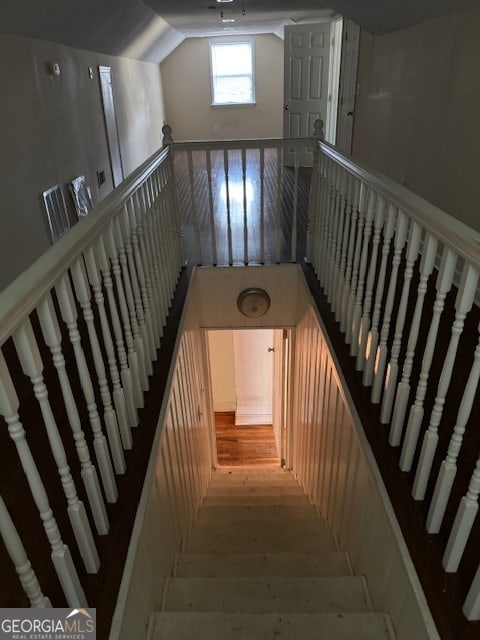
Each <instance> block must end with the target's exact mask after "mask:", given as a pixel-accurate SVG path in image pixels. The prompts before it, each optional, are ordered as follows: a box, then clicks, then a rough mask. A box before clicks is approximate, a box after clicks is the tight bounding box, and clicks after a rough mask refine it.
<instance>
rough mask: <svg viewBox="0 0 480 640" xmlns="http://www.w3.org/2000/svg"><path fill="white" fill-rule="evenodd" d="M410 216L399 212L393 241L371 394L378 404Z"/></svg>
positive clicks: (373, 400) (371, 397)
mask: <svg viewBox="0 0 480 640" xmlns="http://www.w3.org/2000/svg"><path fill="white" fill-rule="evenodd" d="M407 229H408V218H407V216H406V215H405V214H404V213H403V211H399V212H398V217H397V224H396V230H395V237H394V241H393V257H392V271H391V274H390V282H389V285H388V291H387V299H386V301H385V310H384V312H383V322H382V330H381V332H380V341H379V344H378V347H377V353H376V355H375V365H374V376H373V385H372V393H371V396H370V399H371V401H372V402H373V404H378V403H379V402H380V398H381V396H382V387H383V377H384V375H385V367H386V366H387V357H388V344H387V342H388V336H389V334H390V323H391V320H392V310H393V304H394V302H395V290H396V288H397V279H398V268H399V266H400V261H401V254H402V249H403V245H404V244H405V240H406V238H407Z"/></svg>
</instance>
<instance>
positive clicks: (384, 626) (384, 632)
mask: <svg viewBox="0 0 480 640" xmlns="http://www.w3.org/2000/svg"><path fill="white" fill-rule="evenodd" d="M172 638H175V640H191V639H192V638H198V639H199V640H203V639H207V638H208V640H253V639H255V640H271V639H272V638H275V640H393V638H394V635H393V632H392V628H391V623H390V619H389V618H388V616H386V615H385V614H383V613H315V614H302V613H268V614H241V613H234V614H229V613H218V612H216V613H180V614H179V613H170V612H163V613H154V614H152V615H151V616H150V624H149V628H148V635H147V640H171V639H172Z"/></svg>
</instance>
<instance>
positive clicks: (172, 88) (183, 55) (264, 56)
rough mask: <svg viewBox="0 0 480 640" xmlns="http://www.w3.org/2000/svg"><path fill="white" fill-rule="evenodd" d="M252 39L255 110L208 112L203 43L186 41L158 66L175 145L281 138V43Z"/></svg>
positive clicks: (231, 108)
mask: <svg viewBox="0 0 480 640" xmlns="http://www.w3.org/2000/svg"><path fill="white" fill-rule="evenodd" d="M253 39H254V41H255V80H256V82H255V84H256V90H255V93H256V104H255V105H243V106H224V107H219V106H215V107H213V106H211V90H210V61H209V40H208V39H207V38H188V39H187V40H185V41H184V42H183V43H182V44H181V45H180V46H179V47H178V48H177V49H175V51H173V52H172V53H171V54H170V55H169V56H168V57H167V58H166V59H165V60H164V61H163V62H162V64H161V66H160V68H161V72H162V78H163V83H164V89H165V109H166V117H167V121H168V123H169V124H170V126H171V127H172V128H173V137H174V139H175V140H210V139H214V138H219V139H228V138H278V137H281V136H282V135H283V41H282V40H280V39H279V38H277V36H274V35H272V34H265V35H258V36H253ZM232 40H235V38H234V37H232Z"/></svg>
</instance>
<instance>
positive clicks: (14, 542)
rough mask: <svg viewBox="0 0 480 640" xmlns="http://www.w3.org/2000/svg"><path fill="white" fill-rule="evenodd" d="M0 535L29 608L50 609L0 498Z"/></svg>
mask: <svg viewBox="0 0 480 640" xmlns="http://www.w3.org/2000/svg"><path fill="white" fill-rule="evenodd" d="M0 535H1V536H2V539H3V542H4V544H5V547H6V549H7V551H8V555H9V556H10V558H11V560H12V562H13V564H14V565H15V571H16V572H17V574H18V577H19V579H20V583H21V585H22V587H23V590H24V591H25V593H26V594H27V596H28V599H29V600H30V606H31V607H33V608H35V609H43V608H47V609H50V608H51V606H52V604H51V602H50V600H49V599H48V598H47V597H46V596H44V595H43V593H42V589H41V587H40V583H39V582H38V579H37V576H36V575H35V572H34V570H33V569H32V565H31V564H30V561H29V559H28V557H27V552H26V551H25V547H24V546H23V543H22V540H21V539H20V536H19V535H18V531H17V529H16V528H15V525H14V524H13V520H12V518H11V517H10V514H9V513H8V510H7V507H6V505H5V502H4V501H3V498H2V496H0Z"/></svg>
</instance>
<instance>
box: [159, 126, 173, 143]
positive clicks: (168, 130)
mask: <svg viewBox="0 0 480 640" xmlns="http://www.w3.org/2000/svg"><path fill="white" fill-rule="evenodd" d="M162 133H163V138H162V147H171V146H172V144H173V138H172V127H171V126H170V125H169V124H167V123H165V124H164V125H163V127H162Z"/></svg>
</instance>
